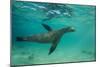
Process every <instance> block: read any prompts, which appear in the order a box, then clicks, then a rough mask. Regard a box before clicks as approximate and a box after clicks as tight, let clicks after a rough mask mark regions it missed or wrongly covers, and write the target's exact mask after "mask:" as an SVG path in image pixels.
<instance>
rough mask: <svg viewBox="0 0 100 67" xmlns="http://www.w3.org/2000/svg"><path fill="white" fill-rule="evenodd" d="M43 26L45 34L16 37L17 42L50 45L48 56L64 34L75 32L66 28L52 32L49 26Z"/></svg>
mask: <svg viewBox="0 0 100 67" xmlns="http://www.w3.org/2000/svg"><path fill="white" fill-rule="evenodd" d="M43 26H44V27H45V28H46V29H47V30H48V32H46V33H42V34H36V35H32V36H25V37H17V38H16V39H17V41H28V42H38V43H52V46H51V48H50V51H49V54H51V53H52V52H53V51H54V50H55V48H56V46H57V44H58V43H59V41H60V39H61V37H62V35H63V34H64V33H66V32H73V31H75V30H74V29H73V28H72V27H66V28H62V29H59V30H52V29H51V28H50V27H49V26H47V25H45V24H43Z"/></svg>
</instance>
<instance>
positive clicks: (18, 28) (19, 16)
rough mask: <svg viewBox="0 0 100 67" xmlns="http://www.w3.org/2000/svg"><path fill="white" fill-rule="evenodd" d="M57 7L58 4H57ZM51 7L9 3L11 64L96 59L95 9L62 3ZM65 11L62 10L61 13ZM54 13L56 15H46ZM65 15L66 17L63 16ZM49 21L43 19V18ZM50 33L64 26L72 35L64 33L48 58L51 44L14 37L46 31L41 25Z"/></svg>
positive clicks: (46, 4) (39, 4)
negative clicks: (68, 27)
mask: <svg viewBox="0 0 100 67" xmlns="http://www.w3.org/2000/svg"><path fill="white" fill-rule="evenodd" d="M58 5H59V4H58ZM65 5H66V6H60V7H59V8H58V7H52V4H50V3H38V2H19V1H17V2H16V1H14V2H13V3H12V12H11V15H12V49H11V65H30V64H48V63H62V62H79V61H94V60H95V48H96V47H95V24H96V22H95V8H96V7H95V6H90V5H74V4H65ZM63 9H64V10H66V11H64V10H63ZM52 10H56V11H58V12H55V14H52V13H51V14H48V13H50V11H51V12H52ZM64 13H66V15H64ZM51 16H52V17H53V18H52V19H49V20H45V21H44V19H46V18H50V17H51ZM42 23H45V24H47V25H49V26H50V27H51V28H52V29H53V30H58V29H61V28H64V27H67V26H72V27H74V28H75V32H71V33H66V34H64V35H63V37H62V38H61V40H60V42H59V43H58V45H57V48H56V49H55V51H54V52H53V53H52V54H51V55H48V52H49V48H50V46H51V45H50V43H47V44H44V43H35V42H18V41H16V37H17V36H29V35H34V34H41V33H46V32H48V31H47V30H46V29H45V28H44V27H43V26H42V25H41V24H42Z"/></svg>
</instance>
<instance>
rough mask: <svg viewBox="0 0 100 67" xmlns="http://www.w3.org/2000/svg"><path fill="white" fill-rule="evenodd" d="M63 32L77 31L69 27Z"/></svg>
mask: <svg viewBox="0 0 100 67" xmlns="http://www.w3.org/2000/svg"><path fill="white" fill-rule="evenodd" d="M63 31H64V32H74V31H75V28H74V27H71V26H69V27H66V28H63Z"/></svg>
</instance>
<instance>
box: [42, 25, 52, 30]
mask: <svg viewBox="0 0 100 67" xmlns="http://www.w3.org/2000/svg"><path fill="white" fill-rule="evenodd" d="M42 25H43V27H44V28H45V29H46V30H48V31H52V29H51V27H50V26H48V25H46V24H42Z"/></svg>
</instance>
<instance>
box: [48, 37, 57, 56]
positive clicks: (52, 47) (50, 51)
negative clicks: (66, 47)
mask: <svg viewBox="0 0 100 67" xmlns="http://www.w3.org/2000/svg"><path fill="white" fill-rule="evenodd" d="M58 42H59V39H55V40H54V42H53V44H52V46H51V47H50V50H49V55H50V54H51V53H52V52H53V51H54V50H55V49H56V47H57V44H58Z"/></svg>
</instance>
